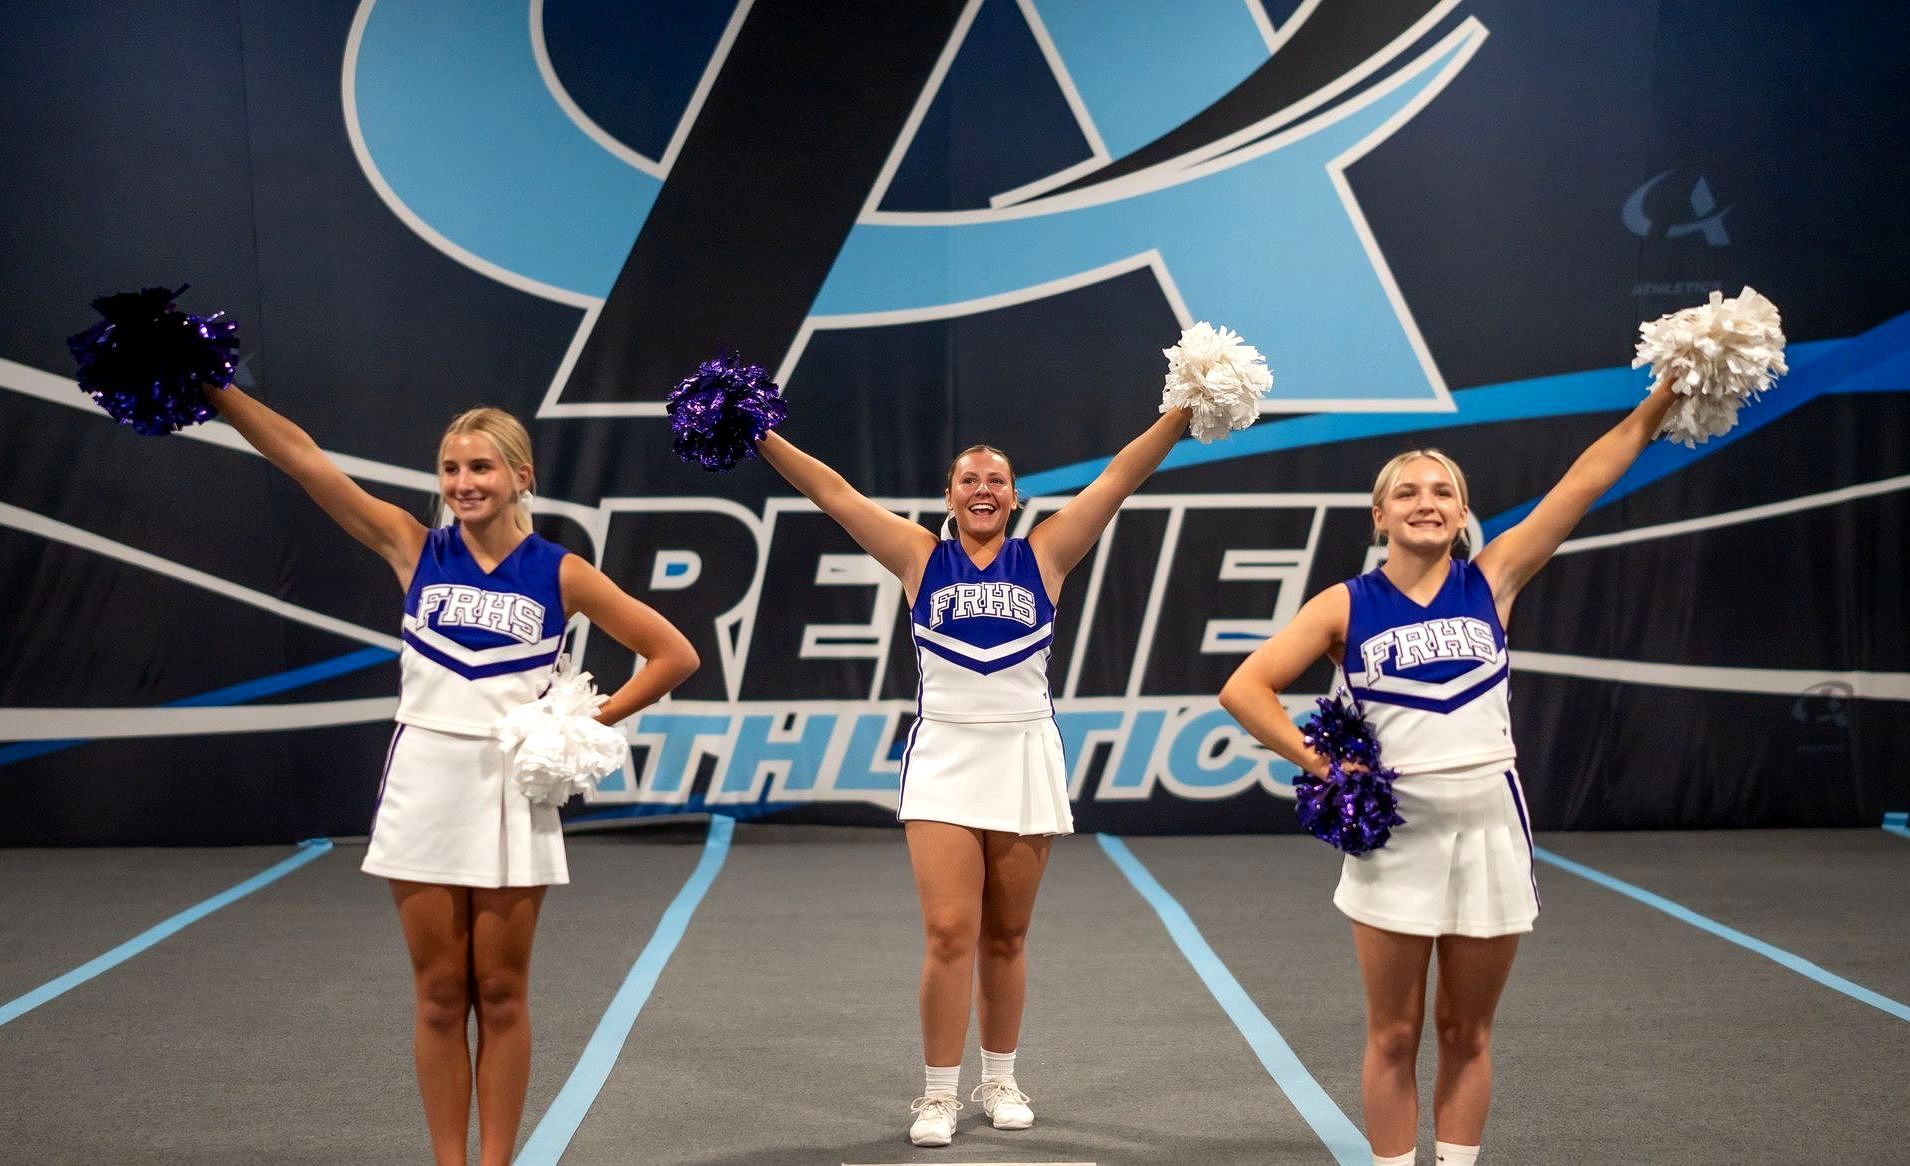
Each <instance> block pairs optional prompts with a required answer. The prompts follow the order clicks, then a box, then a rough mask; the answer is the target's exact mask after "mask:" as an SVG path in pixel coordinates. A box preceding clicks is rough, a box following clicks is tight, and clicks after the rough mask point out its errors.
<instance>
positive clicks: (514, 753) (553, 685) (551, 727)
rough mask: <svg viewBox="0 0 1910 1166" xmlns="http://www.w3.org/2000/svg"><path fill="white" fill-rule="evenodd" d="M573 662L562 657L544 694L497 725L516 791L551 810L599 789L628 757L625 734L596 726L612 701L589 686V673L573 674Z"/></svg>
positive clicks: (607, 726)
mask: <svg viewBox="0 0 1910 1166" xmlns="http://www.w3.org/2000/svg"><path fill="white" fill-rule="evenodd" d="M569 664H570V659H569V657H567V656H560V657H558V659H557V664H556V667H555V668H554V669H553V670H552V672H553V674H552V678H551V682H550V687H549V688H548V689H546V690H545V692H544V695H542V696H540V697H538V698H537V699H536V700H534V701H531V702H530V703H529V704H522V705H519V706H517V707H516V708H514V709H512V710H511V711H510V712H508V713H506V714H505V715H504V717H503V719H502V720H500V721H499V722H498V726H497V735H498V739H499V740H500V741H502V742H503V745H504V753H505V756H507V757H508V758H509V759H510V763H511V778H512V780H513V781H515V782H516V783H517V788H518V790H519V791H520V792H521V793H523V795H524V796H525V797H527V798H529V799H530V800H532V801H533V802H547V803H549V804H550V805H553V806H561V805H563V804H564V803H565V802H567V801H569V800H570V797H571V795H572V794H581V793H589V792H590V791H591V790H594V789H596V788H597V782H598V780H599V779H600V778H603V777H605V776H607V775H609V774H611V773H614V772H616V771H617V770H618V769H620V768H622V766H623V764H624V760H625V758H626V756H627V755H628V750H627V749H626V747H625V745H624V739H623V734H622V733H620V732H618V731H617V730H616V729H613V728H611V727H610V726H609V725H603V724H599V723H598V722H597V719H596V714H597V710H598V709H600V708H602V707H603V703H604V701H605V700H607V699H609V698H608V697H605V696H603V695H601V694H600V693H598V691H597V690H596V688H595V687H593V686H592V685H591V683H590V673H588V672H579V673H575V674H571V673H570V672H569Z"/></svg>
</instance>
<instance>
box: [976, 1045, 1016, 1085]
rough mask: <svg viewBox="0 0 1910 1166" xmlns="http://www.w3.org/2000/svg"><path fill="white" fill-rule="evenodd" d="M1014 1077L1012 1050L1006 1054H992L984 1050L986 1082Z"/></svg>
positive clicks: (984, 1079) (983, 1075)
mask: <svg viewBox="0 0 1910 1166" xmlns="http://www.w3.org/2000/svg"><path fill="white" fill-rule="evenodd" d="M1014 1075H1015V1054H1014V1050H1012V1049H1011V1050H1009V1051H1008V1052H1005V1053H991V1052H989V1051H988V1050H987V1049H983V1050H982V1080H983V1081H984V1082H988V1081H999V1080H1001V1079H1002V1078H1004V1077H1013V1076H1014Z"/></svg>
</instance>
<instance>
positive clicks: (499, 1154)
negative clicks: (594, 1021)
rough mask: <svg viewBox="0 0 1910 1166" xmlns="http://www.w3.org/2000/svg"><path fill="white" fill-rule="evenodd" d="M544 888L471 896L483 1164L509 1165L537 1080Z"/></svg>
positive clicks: (475, 892)
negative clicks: (535, 959)
mask: <svg viewBox="0 0 1910 1166" xmlns="http://www.w3.org/2000/svg"><path fill="white" fill-rule="evenodd" d="M544 890H545V888H543V887H500V888H498V889H496V890H473V891H472V892H471V970H472V973H473V974H472V980H473V982H474V983H475V984H476V986H477V1017H478V1051H477V1105H478V1161H479V1162H480V1163H481V1166H509V1164H510V1161H511V1155H512V1152H513V1151H514V1150H515V1149H516V1145H517V1127H518V1124H519V1123H520V1122H521V1121H522V1120H523V1117H524V1092H525V1090H526V1089H527V1088H528V1087H529V1084H530V1077H531V1011H530V974H531V940H532V938H533V937H534V936H535V935H536V933H537V912H538V909H539V908H540V907H541V906H543V903H544Z"/></svg>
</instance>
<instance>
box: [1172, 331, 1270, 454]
mask: <svg viewBox="0 0 1910 1166" xmlns="http://www.w3.org/2000/svg"><path fill="white" fill-rule="evenodd" d="M1161 354H1162V355H1163V356H1165V357H1167V384H1166V386H1165V387H1164V388H1163V389H1162V391H1161V412H1163V413H1165V412H1167V411H1168V410H1169V409H1181V408H1185V409H1188V410H1190V411H1192V413H1193V417H1192V419H1191V420H1190V421H1189V422H1188V425H1187V428H1188V431H1189V432H1190V433H1192V434H1193V435H1194V437H1195V439H1196V440H1199V441H1202V442H1209V441H1212V440H1214V439H1215V438H1216V437H1225V436H1227V434H1228V432H1229V431H1231V430H1235V429H1245V428H1246V427H1247V426H1249V425H1252V424H1253V423H1254V420H1255V419H1256V418H1258V417H1259V416H1260V398H1262V397H1264V396H1266V395H1267V393H1268V391H1269V390H1271V389H1272V388H1273V373H1272V371H1270V370H1269V369H1268V368H1267V362H1266V359H1265V358H1264V357H1262V356H1261V355H1260V350H1259V349H1257V348H1255V347H1254V346H1253V345H1251V344H1243V343H1241V340H1240V334H1239V333H1238V332H1235V331H1234V330H1233V329H1231V328H1221V329H1219V330H1215V328H1214V326H1213V325H1212V324H1209V323H1207V322H1206V321H1204V320H1203V321H1201V322H1200V323H1198V324H1196V325H1194V326H1193V327H1192V328H1189V329H1187V330H1185V331H1184V332H1182V333H1181V334H1180V343H1179V344H1176V345H1175V346H1174V347H1172V348H1167V349H1163V350H1162V353H1161Z"/></svg>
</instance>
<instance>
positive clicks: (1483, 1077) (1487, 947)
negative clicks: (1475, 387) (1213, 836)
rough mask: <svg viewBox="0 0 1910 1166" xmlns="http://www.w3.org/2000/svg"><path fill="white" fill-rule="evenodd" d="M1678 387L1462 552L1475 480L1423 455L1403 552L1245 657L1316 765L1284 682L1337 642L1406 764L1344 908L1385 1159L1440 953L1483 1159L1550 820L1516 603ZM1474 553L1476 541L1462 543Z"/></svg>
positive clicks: (1406, 500) (1446, 1132)
mask: <svg viewBox="0 0 1910 1166" xmlns="http://www.w3.org/2000/svg"><path fill="white" fill-rule="evenodd" d="M1675 399H1676V398H1675V395H1674V393H1673V392H1672V390H1671V389H1670V387H1669V386H1668V382H1667V380H1665V379H1660V380H1659V382H1658V383H1657V385H1656V386H1655V387H1654V388H1653V390H1652V391H1651V394H1650V395H1649V396H1647V397H1646V398H1645V400H1644V401H1643V402H1642V403H1640V404H1639V405H1638V407H1637V408H1635V409H1634V410H1632V412H1631V413H1630V415H1629V416H1627V417H1626V418H1625V419H1624V420H1623V421H1621V422H1619V423H1618V425H1617V426H1615V427H1614V428H1613V429H1612V430H1611V431H1610V432H1608V433H1606V434H1605V435H1604V436H1603V437H1601V438H1599V439H1598V440H1597V441H1596V442H1594V443H1593V444H1592V445H1591V447H1590V448H1588V449H1587V450H1586V451H1585V452H1584V453H1582V454H1581V455H1579V458H1578V460H1577V461H1575V462H1574V463H1573V464H1572V468H1571V469H1570V470H1569V471H1567V472H1566V474H1565V477H1564V478H1563V479H1561V480H1560V481H1559V483H1558V485H1556V486H1554V487H1553V488H1552V490H1551V492H1549V493H1548V494H1546V496H1545V497H1544V499H1543V500H1541V501H1540V502H1539V504H1538V506H1537V507H1536V508H1534V509H1533V511H1532V513H1531V514H1529V515H1528V516H1527V517H1525V518H1524V519H1522V520H1520V521H1519V523H1518V524H1517V525H1515V526H1513V527H1511V528H1509V529H1507V530H1506V531H1504V532H1503V533H1501V534H1500V535H1499V536H1498V537H1497V538H1495V539H1493V540H1492V541H1491V542H1489V543H1487V544H1486V546H1485V547H1484V548H1483V549H1481V550H1480V551H1479V553H1478V554H1477V555H1475V556H1474V557H1473V558H1471V559H1470V560H1467V559H1466V558H1464V557H1462V555H1463V551H1464V547H1463V536H1464V529H1465V525H1464V524H1465V520H1466V514H1467V494H1466V478H1465V475H1464V474H1463V473H1462V472H1460V469H1459V467H1458V465H1456V464H1455V463H1454V462H1453V461H1452V459H1451V458H1449V457H1447V456H1446V455H1445V454H1442V453H1440V452H1439V451H1437V450H1432V449H1418V450H1409V451H1407V452H1405V453H1402V454H1400V455H1399V456H1398V457H1395V458H1393V459H1392V460H1391V461H1389V462H1387V463H1386V466H1385V467H1384V468H1383V469H1382V470H1381V471H1380V473H1379V478H1378V480H1377V481H1376V482H1375V483H1374V485H1373V531H1374V535H1375V538H1376V540H1377V541H1378V542H1380V543H1383V544H1384V545H1385V546H1386V547H1387V551H1388V553H1387V558H1386V562H1385V563H1384V564H1383V565H1382V566H1380V567H1379V568H1377V569H1375V570H1373V571H1369V572H1367V573H1366V574H1364V575H1361V576H1359V577H1358V578H1356V579H1349V580H1347V581H1346V582H1344V583H1338V584H1335V585H1334V586H1332V587H1329V588H1328V589H1327V590H1325V591H1323V592H1321V593H1320V594H1318V595H1316V596H1314V597H1313V598H1312V599H1311V600H1309V601H1308V602H1307V603H1306V605H1305V606H1303V607H1302V608H1301V609H1300V611H1299V613H1298V614H1297V615H1295V616H1294V618H1293V621H1292V622H1291V623H1289V624H1288V625H1287V626H1286V627H1285V628H1283V629H1281V630H1280V631H1279V632H1278V633H1276V634H1275V635H1274V636H1273V638H1271V639H1269V640H1268V641H1267V642H1266V643H1265V644H1262V645H1261V646H1260V647H1259V648H1258V649H1257V650H1256V651H1255V652H1254V653H1253V655H1251V656H1249V657H1248V658H1247V660H1246V661H1245V662H1244V663H1242V664H1241V666H1240V668H1239V669H1238V670H1237V671H1236V672H1235V673H1234V675H1233V677H1232V678H1231V679H1229V680H1228V682H1227V685H1226V687H1225V688H1223V689H1222V690H1221V693H1220V703H1221V704H1222V706H1224V707H1225V708H1226V709H1227V711H1228V712H1230V713H1232V714H1233V716H1234V719H1235V720H1237V721H1239V722H1240V724H1241V726H1242V727H1243V728H1245V729H1246V730H1247V731H1248V732H1250V733H1252V734H1253V735H1254V737H1256V738H1258V739H1259V740H1260V742H1261V743H1262V744H1264V745H1266V746H1267V747H1268V748H1270V749H1272V750H1273V751H1274V752H1276V753H1278V754H1279V755H1280V756H1282V757H1284V758H1286V759H1287V760H1289V761H1291V762H1293V763H1294V764H1295V765H1298V766H1300V767H1301V768H1302V769H1304V770H1306V771H1308V772H1309V773H1312V774H1314V775H1316V776H1320V777H1322V778H1323V777H1324V776H1325V775H1326V773H1327V762H1326V759H1325V758H1323V757H1321V756H1320V755H1319V754H1318V753H1317V752H1315V751H1314V750H1313V749H1311V748H1309V747H1308V745H1307V744H1306V742H1305V741H1304V740H1302V738H1301V733H1300V730H1299V729H1298V728H1296V727H1295V726H1294V723H1293V720H1292V719H1291V718H1290V717H1289V716H1288V715H1287V713H1286V711H1285V710H1284V709H1283V708H1282V707H1281V704H1280V696H1279V694H1280V691H1281V690H1282V689H1285V688H1286V687H1287V686H1288V685H1291V684H1292V683H1294V681H1296V680H1297V679H1298V678H1299V677H1300V675H1301V674H1302V673H1304V672H1305V671H1306V670H1307V669H1308V668H1310V667H1311V666H1312V665H1313V663H1314V662H1315V661H1317V660H1318V659H1319V658H1320V657H1321V656H1322V655H1325V656H1328V657H1331V658H1332V660H1333V662H1334V663H1335V664H1337V665H1338V666H1339V668H1340V671H1341V674H1342V676H1343V678H1344V684H1345V686H1346V687H1347V688H1348V689H1349V691H1350V692H1351V694H1352V696H1353V697H1354V699H1355V700H1356V701H1357V702H1358V704H1359V707H1360V711H1361V712H1362V713H1363V714H1364V716H1365V718H1366V720H1367V721H1368V722H1369V723H1370V724H1371V725H1372V727H1373V730H1374V733H1375V734H1376V736H1377V738H1378V741H1379V745H1380V756H1381V759H1382V760H1383V762H1384V763H1385V764H1386V766H1387V767H1388V768H1391V769H1393V770H1395V771H1397V773H1398V774H1399V777H1398V779H1397V780H1396V781H1395V782H1394V787H1393V788H1394V792H1395V793H1396V795H1397V796H1398V798H1399V815H1400V816H1401V817H1402V818H1404V819H1405V825H1403V826H1399V827H1397V828H1395V829H1394V830H1393V833H1392V837H1391V840H1390V841H1388V842H1387V844H1386V845H1385V846H1383V847H1382V848H1380V849H1378V850H1373V851H1370V852H1368V853H1366V854H1364V855H1362V856H1360V857H1358V858H1354V857H1348V858H1347V859H1346V860H1345V862H1344V865H1343V867H1342V870H1341V875H1340V883H1339V889H1338V891H1337V892H1336V893H1335V894H1334V897H1333V902H1334V905H1335V906H1337V907H1338V908H1339V909H1340V910H1341V911H1342V912H1344V913H1345V914H1346V915H1347V916H1348V917H1349V918H1350V919H1351V920H1352V921H1353V947H1354V951H1355V953H1356V954H1357V956H1358V958H1359V966H1360V976H1361V980H1362V982H1363V984H1364V988H1365V996H1366V1048H1365V1055H1364V1059H1363V1061H1362V1064H1361V1078H1360V1098H1361V1102H1362V1104H1363V1106H1364V1109H1365V1112H1366V1132H1367V1138H1368V1140H1369V1141H1370V1142H1371V1145H1372V1149H1373V1161H1374V1162H1375V1163H1376V1164H1378V1166H1410V1163H1411V1162H1412V1161H1413V1152H1414V1145H1415V1142H1416V1139H1417V1134H1418V1124H1419V1094H1418V1087H1417V1083H1416V1081H1415V1079H1414V1066H1415V1063H1416V1061H1417V1058H1418V1052H1419V1041H1420V1032H1421V1030H1422V1028H1423V1027H1424V1022H1425V1008H1426V975H1427V969H1428V965H1429V963H1430V961H1431V959H1432V958H1433V956H1434V954H1435V953H1437V956H1438V960H1439V977H1438V990H1437V993H1436V995H1435V999H1434V1003H1433V1017H1434V1030H1435V1032H1436V1033H1437V1040H1438V1053H1439V1056H1438V1072H1437V1076H1436V1079H1435V1081H1434V1084H1433V1130H1434V1136H1435V1137H1436V1139H1437V1141H1438V1161H1439V1162H1441V1163H1443V1164H1449V1166H1470V1164H1471V1163H1473V1162H1474V1161H1475V1160H1476V1158H1477V1156H1478V1153H1479V1142H1480V1137H1481V1135H1482V1134H1483V1132H1484V1130H1485V1122H1486V1108H1487V1105H1488V1103H1489V1102H1490V1100H1491V1095H1492V1056H1491V1044H1492V1019H1493V1013H1494V1011H1495V1009H1496V1008H1497V1006H1498V1002H1499V993H1500V990H1501V989H1502V988H1503V987H1504V986H1505V982H1506V977H1507V975H1508V974H1509V973H1510V971H1511V970H1512V960H1513V955H1514V954H1515V952H1516V951H1517V950H1518V943H1519V936H1520V934H1522V933H1524V932H1526V931H1530V930H1531V929H1532V924H1533V921H1534V919H1536V918H1537V916H1538V913H1539V896H1538V885H1537V882H1536V881H1535V879H1534V877H1533V873H1532V842H1531V830H1530V815H1529V814H1528V813H1527V812H1526V806H1525V796H1524V792H1523V791H1522V790H1521V788H1520V786H1519V778H1518V771H1517V769H1516V767H1515V765H1514V760H1515V751H1514V749H1513V745H1512V733H1511V721H1510V719H1509V716H1508V713H1507V706H1506V668H1507V656H1506V636H1505V628H1506V625H1507V623H1508V621H1509V620H1510V618H1511V615H1512V605H1513V602H1514V601H1515V600H1516V599H1517V598H1518V596H1519V592H1520V590H1521V589H1522V588H1523V587H1524V586H1525V585H1526V583H1527V582H1528V581H1530V580H1531V578H1532V576H1533V575H1534V574H1536V573H1537V572H1538V570H1539V568H1541V567H1543V566H1544V565H1545V563H1546V561H1547V560H1548V559H1550V558H1551V557H1552V553H1553V552H1554V551H1556V550H1557V549H1558V546H1559V544H1560V543H1561V542H1563V541H1564V540H1565V537H1566V536H1567V535H1568V534H1570V533H1571V531H1572V528H1573V527H1574V526H1576V525H1577V524H1578V521H1579V519H1580V518H1582V517H1583V516H1584V515H1585V512H1586V511H1587V510H1589V509H1590V508H1591V506H1592V503H1594V502H1595V501H1597V500H1598V498H1599V496H1600V495H1602V494H1604V493H1605V491H1606V490H1607V489H1609V488H1610V487H1611V486H1612V484H1613V483H1615V482H1617V481H1618V479H1619V477H1620V476H1622V475H1623V474H1624V473H1625V471H1626V470H1627V469H1628V468H1629V467H1630V466H1631V464H1632V463H1633V461H1635V460H1636V459H1637V457H1638V455H1639V453H1640V452H1642V451H1643V450H1644V448H1645V446H1646V445H1647V444H1649V443H1650V441H1651V440H1652V437H1653V436H1654V435H1655V434H1656V433H1658V431H1659V429H1660V427H1661V426H1662V425H1663V423H1664V421H1665V416H1666V413H1667V411H1668V410H1669V409H1670V408H1671V407H1672V404H1673V402H1674V400H1675ZM1455 548H1457V549H1458V551H1459V552H1460V553H1459V554H1457V555H1456V554H1455Z"/></svg>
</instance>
